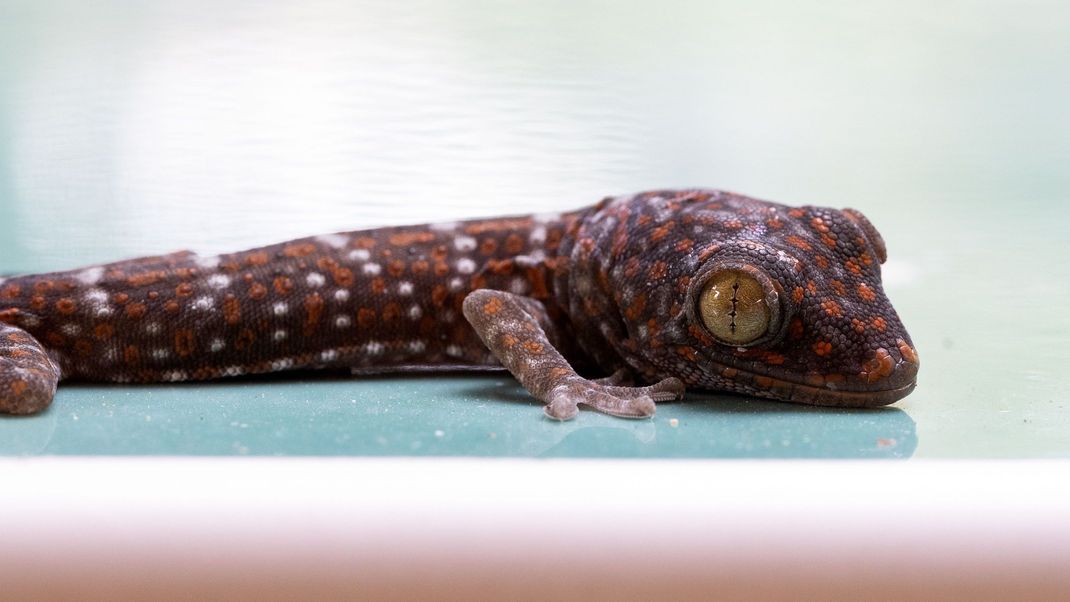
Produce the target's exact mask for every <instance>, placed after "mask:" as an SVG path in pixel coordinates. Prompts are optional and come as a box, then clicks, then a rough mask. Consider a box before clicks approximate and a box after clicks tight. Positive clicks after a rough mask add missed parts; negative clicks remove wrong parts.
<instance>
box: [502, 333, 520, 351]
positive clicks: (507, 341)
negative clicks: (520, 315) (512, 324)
mask: <svg viewBox="0 0 1070 602" xmlns="http://www.w3.org/2000/svg"><path fill="white" fill-rule="evenodd" d="M519 342H520V341H519V340H517V338H516V337H514V336H513V335H511V334H506V335H502V345H505V348H506V349H512V348H513V347H515V346H516V344H517V343H519Z"/></svg>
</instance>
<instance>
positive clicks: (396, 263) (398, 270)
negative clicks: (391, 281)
mask: <svg viewBox="0 0 1070 602" xmlns="http://www.w3.org/2000/svg"><path fill="white" fill-rule="evenodd" d="M386 271H387V273H388V274H390V275H391V276H393V277H394V278H398V277H400V276H401V275H402V274H404V273H405V262H404V261H402V260H400V259H395V260H393V261H391V262H390V263H388V264H387V266H386Z"/></svg>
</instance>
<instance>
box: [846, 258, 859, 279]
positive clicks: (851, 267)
mask: <svg viewBox="0 0 1070 602" xmlns="http://www.w3.org/2000/svg"><path fill="white" fill-rule="evenodd" d="M843 267H845V268H847V271H849V272H851V273H852V274H854V275H855V276H861V275H862V268H861V267H860V266H859V265H858V262H856V261H855V260H853V259H848V260H847V261H845V262H843Z"/></svg>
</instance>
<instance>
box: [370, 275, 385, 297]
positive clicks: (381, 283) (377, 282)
mask: <svg viewBox="0 0 1070 602" xmlns="http://www.w3.org/2000/svg"><path fill="white" fill-rule="evenodd" d="M372 292H373V293H375V294H376V295H381V294H383V293H385V292H386V280H383V279H382V278H372Z"/></svg>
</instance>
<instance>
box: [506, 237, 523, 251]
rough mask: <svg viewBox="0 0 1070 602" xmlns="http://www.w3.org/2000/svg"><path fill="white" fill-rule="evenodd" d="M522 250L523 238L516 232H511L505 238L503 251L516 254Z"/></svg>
mask: <svg viewBox="0 0 1070 602" xmlns="http://www.w3.org/2000/svg"><path fill="white" fill-rule="evenodd" d="M523 250H524V239H523V238H521V237H520V235H519V234H517V233H515V232H514V233H512V234H510V235H509V236H507V237H506V238H505V252H506V253H509V254H510V255H516V254H517V253H520V252H521V251H523Z"/></svg>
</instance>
